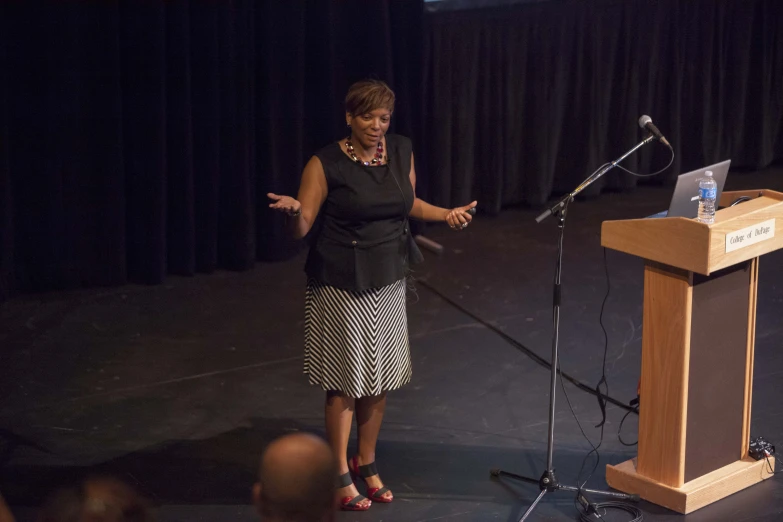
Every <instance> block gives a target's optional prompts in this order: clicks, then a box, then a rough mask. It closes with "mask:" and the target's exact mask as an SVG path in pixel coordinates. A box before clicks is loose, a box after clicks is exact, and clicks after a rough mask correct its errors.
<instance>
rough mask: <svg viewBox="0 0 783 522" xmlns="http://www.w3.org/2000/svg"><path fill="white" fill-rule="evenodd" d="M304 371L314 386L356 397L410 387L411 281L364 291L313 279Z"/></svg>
mask: <svg viewBox="0 0 783 522" xmlns="http://www.w3.org/2000/svg"><path fill="white" fill-rule="evenodd" d="M304 373H305V374H307V375H308V378H309V380H310V383H311V384H317V385H319V386H321V388H323V389H324V390H339V391H341V392H343V393H345V394H346V395H349V396H351V397H356V398H358V397H367V396H371V395H380V394H381V393H383V392H385V391H388V390H394V389H397V388H399V387H401V386H403V385H404V384H406V383H408V382H409V381H410V379H411V357H410V347H409V345H408V320H407V317H406V313H405V280H404V279H403V280H400V281H397V282H396V283H393V284H391V285H388V286H384V287H380V288H372V289H369V290H363V291H360V292H354V291H351V290H343V289H340V288H335V287H333V286H328V285H323V284H320V283H318V282H317V281H314V280H312V279H311V280H310V281H308V282H307V294H306V298H305V357H304Z"/></svg>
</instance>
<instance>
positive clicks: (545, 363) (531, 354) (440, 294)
mask: <svg viewBox="0 0 783 522" xmlns="http://www.w3.org/2000/svg"><path fill="white" fill-rule="evenodd" d="M416 283H417V284H419V285H421V286H423V287H425V288H427V289H428V290H430V291H431V292H432V293H434V294H435V295H437V296H438V297H440V298H441V299H443V300H444V301H446V302H447V303H449V304H450V305H451V306H453V307H454V308H456V309H457V310H459V311H460V312H462V313H463V314H465V315H467V316H468V317H470V318H471V319H473V320H474V321H476V322H477V323H479V324H481V325H482V326H484V327H485V328H487V329H489V330H491V331H492V332H494V333H496V334H497V335H499V336H500V337H501V338H503V339H504V340H505V341H506V342H508V343H509V344H511V345H512V346H513V347H515V348H516V349H517V350H519V351H521V352H522V353H524V354H525V355H527V356H528V357H530V358H531V359H532V360H533V361H535V362H536V363H538V364H540V365H541V366H543V367H544V368H547V369H551V368H552V366H551V363H550V361H548V360H546V359H544V358H543V357H541V356H540V355H538V354H537V353H535V352H534V351H533V350H531V349H530V348H528V347H527V346H525V345H524V344H522V343H520V342H519V341H517V340H516V339H514V338H513V337H511V336H510V335H508V334H507V333H505V332H504V331H502V330H501V329H499V328H498V327H496V326H494V325H492V324H490V323H488V322H487V321H485V320H484V319H482V318H481V317H479V316H478V315H476V314H474V313H473V312H471V311H470V310H467V309H466V308H465V307H463V306H462V305H461V304H459V303H457V302H456V301H454V300H453V299H451V298H450V297H448V296H447V295H446V294H444V293H443V292H441V291H440V290H438V289H437V288H435V287H434V286H432V285H431V284H430V283H428V282H427V281H425V280H423V279H418V280H417V281H416ZM560 376H561V378H563V379H565V380H567V381H568V382H570V383H571V384H573V385H574V386H576V387H577V388H579V389H580V390H582V391H584V392H587V393H589V394H590V395H593V396H595V397H600V398H601V399H603V400H605V401H606V402H608V403H611V404H614V405H615V406H617V407H619V408H622V409H624V410H626V411H628V412H630V413H636V414H638V412H637V411H636V408H632V407H631V406H629V405H628V404H626V403H624V402H622V401H619V400H617V399H615V398H613V397H609V396H608V395H605V394H602V393H600V392H598V391H596V389H595V388H594V387H592V386H590V385H589V384H585V383H583V382H582V381H580V380H578V379H576V378H575V377H572V376H571V375H569V374H567V373H561V374H560Z"/></svg>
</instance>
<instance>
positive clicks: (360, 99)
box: [345, 80, 394, 116]
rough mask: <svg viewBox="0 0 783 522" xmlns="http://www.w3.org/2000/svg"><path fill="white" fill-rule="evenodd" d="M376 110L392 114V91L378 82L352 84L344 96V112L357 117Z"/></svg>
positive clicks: (369, 81) (365, 81)
mask: <svg viewBox="0 0 783 522" xmlns="http://www.w3.org/2000/svg"><path fill="white" fill-rule="evenodd" d="M376 109H387V110H388V111H389V112H394V91H392V90H391V88H389V86H388V85H386V83H384V82H382V81H380V80H362V81H359V82H356V83H354V84H353V85H351V87H350V88H349V89H348V94H346V95H345V112H347V113H349V114H351V115H353V116H359V115H361V114H366V113H368V112H371V111H374V110H376Z"/></svg>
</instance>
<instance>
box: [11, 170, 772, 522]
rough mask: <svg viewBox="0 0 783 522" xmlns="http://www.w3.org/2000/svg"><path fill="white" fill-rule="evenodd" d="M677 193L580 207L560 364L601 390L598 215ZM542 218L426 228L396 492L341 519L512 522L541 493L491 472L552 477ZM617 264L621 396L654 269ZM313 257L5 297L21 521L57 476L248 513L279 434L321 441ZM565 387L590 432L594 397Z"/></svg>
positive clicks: (763, 385)
mask: <svg viewBox="0 0 783 522" xmlns="http://www.w3.org/2000/svg"><path fill="white" fill-rule="evenodd" d="M758 187H767V188H776V189H778V190H782V189H783V170H781V169H780V168H777V169H767V170H765V171H763V172H759V173H744V174H743V173H734V174H732V176H731V177H730V180H729V186H728V187H727V188H735V189H736V188H758ZM670 194H671V187H666V188H664V187H655V186H645V187H640V188H639V189H637V190H636V191H634V192H632V193H630V194H620V193H608V194H603V195H601V196H600V197H598V198H595V199H591V200H585V201H578V202H576V203H575V204H574V205H573V206H572V208H571V212H570V215H569V222H568V225H567V232H566V242H565V262H564V275H563V284H564V293H563V298H564V304H563V308H562V329H561V343H560V347H561V361H562V368H563V370H564V371H566V372H568V373H570V374H571V375H573V376H574V377H576V378H578V379H580V380H582V381H584V382H586V383H588V384H590V385H591V386H595V384H596V383H597V382H598V380H599V378H600V376H601V362H602V355H603V347H604V339H603V334H602V331H601V327H600V325H599V323H598V316H599V310H600V306H601V302H602V300H603V297H604V293H605V290H606V276H605V274H604V264H603V251H602V249H601V247H600V246H599V245H600V224H601V222H602V221H604V220H608V219H624V218H631V217H639V216H643V215H649V214H652V213H654V212H656V211H658V210H662V209H663V208H665V207H666V205H667V202H668V198H669V197H670ZM537 213H538V212H536V211H535V210H531V209H511V210H507V211H505V212H503V213H502V215H501V216H499V217H495V218H490V217H485V216H479V219H478V220H477V222H476V223H475V224H474V225H473V226H471V227H469V228H468V229H467V230H466V231H464V232H460V233H454V232H452V231H450V230H448V229H447V228H445V227H430V228H428V229H427V235H428V236H429V237H430V238H432V239H434V240H436V241H439V242H441V243H442V244H443V245H444V247H445V252H444V253H443V255H441V256H435V255H433V254H426V256H427V259H426V261H425V263H424V264H423V265H421V266H420V267H418V268H417V269H416V272H415V274H414V278H415V281H414V287H415V291H414V292H411V295H410V302H409V308H408V311H409V321H410V336H411V341H412V354H413V362H414V377H413V381H412V382H411V383H410V385H408V386H407V387H405V388H404V389H402V390H400V391H397V392H395V393H392V394H391V395H390V399H389V407H388V411H387V415H386V421H385V427H384V430H383V431H382V433H381V440H380V442H379V448H378V452H379V455H378V465H379V467H380V469H381V474H382V477H383V478H384V480H385V481H386V483H387V484H388V485H389V486H390V487H392V488H393V490H394V493H395V497H396V500H395V501H394V503H392V504H390V505H375V506H373V507H372V509H371V510H370V511H369V512H366V513H358V514H350V513H343V514H340V516H339V517H338V520H340V521H341V522H349V521H381V520H383V521H405V522H424V521H433V520H449V521H462V522H467V521H489V520H502V521H512V520H517V519H518V517H519V516H520V515H521V513H522V511H523V510H524V509H525V507H526V506H527V505H528V504H529V503H530V502H532V501H533V499H534V498H535V497H536V495H537V493H538V490H537V488H536V487H535V486H531V485H526V484H519V483H514V482H513V481H503V482H497V481H493V480H490V477H489V470H490V468H496V467H499V468H503V469H506V470H509V471H513V472H518V473H522V474H526V475H531V476H533V477H535V478H538V476H539V475H540V474H541V473H542V472H543V470H544V468H545V460H546V440H547V407H548V384H549V371H548V369H546V368H544V367H543V366H541V365H540V364H538V363H536V362H535V361H534V360H533V359H532V358H531V357H530V356H529V354H528V353H526V352H525V350H526V349H527V350H530V351H531V352H533V353H535V354H538V355H540V356H541V357H544V358H546V359H548V358H549V353H550V342H551V333H552V332H551V313H552V312H551V294H552V288H551V281H552V276H553V268H554V256H555V241H556V223H555V222H554V220H550V221H547V222H545V223H543V224H541V225H536V224H535V222H534V220H533V218H534V217H535V215H536V214H537ZM607 259H608V268H609V273H610V280H611V294H610V296H609V300H608V302H607V305H606V310H605V313H604V323H605V325H606V328H607V330H608V334H609V348H608V350H609V351H608V360H607V369H606V372H607V378H608V381H609V394H610V395H611V396H612V397H614V398H617V399H619V400H620V401H622V402H624V403H627V402H628V401H629V400H630V399H632V398H633V397H634V396H635V394H636V384H637V380H638V378H639V361H640V349H641V328H642V324H641V320H642V262H641V260H638V259H635V258H632V257H630V256H626V255H623V254H620V253H617V252H609V253H608V256H607ZM302 265H303V257H302V256H299V258H297V259H295V260H292V261H290V262H287V263H277V264H259V265H258V266H257V268H256V269H255V270H253V271H250V272H246V273H229V272H220V273H215V274H211V275H199V276H197V277H193V278H180V277H171V278H169V279H168V280H167V282H166V284H165V285H161V286H154V287H145V286H125V287H121V288H102V289H93V290H84V291H78V292H68V293H51V294H38V295H27V296H21V297H18V298H16V299H13V300H11V301H9V302H6V303H4V304H2V305H0V345H1V346H2V351H0V358H1V359H0V396H2V403H1V404H0V427H2V428H3V429H5V430H8V432H11V433H13V434H15V435H16V436H19V437H21V442H22V444H20V445H18V446H15V447H11V445H9V444H8V443H4V444H3V448H4V449H5V450H8V451H6V454H5V456H6V457H7V459H6V462H4V466H3V468H2V470H1V471H0V491H2V492H3V494H4V495H5V496H6V497H7V498H8V499H9V501H10V503H11V504H12V506H13V508H14V510H15V511H16V513H17V514H18V516H19V518H20V520H22V521H24V520H31V517H32V513H33V510H34V506H36V505H37V504H38V503H39V502H40V500H41V498H42V497H43V496H44V495H45V494H46V492H47V491H48V490H49V488H51V487H52V486H53V485H55V484H58V483H62V482H67V481H69V480H75V479H76V478H77V477H79V476H80V475H82V474H83V473H85V472H86V471H90V470H96V469H98V470H108V471H112V472H115V473H118V474H120V475H121V476H123V477H125V478H126V479H127V480H129V481H130V482H132V483H134V484H136V486H137V487H139V488H140V489H141V490H142V491H143V492H145V493H146V494H147V495H149V496H150V497H151V498H152V499H153V500H154V501H155V503H156V504H157V505H158V506H160V507H159V518H160V520H162V521H165V522H169V521H170V522H173V521H186V520H187V521H229V520H237V521H250V520H255V515H254V513H253V511H252V509H251V508H250V507H249V506H248V501H249V490H250V486H251V484H252V482H253V478H254V472H255V467H256V463H257V459H258V456H259V455H260V453H261V451H262V449H263V447H264V445H265V444H266V443H267V442H268V441H269V440H270V439H272V438H273V437H275V436H278V435H280V434H283V433H286V432H290V431H293V430H307V431H312V432H315V433H321V434H322V433H323V428H322V409H323V405H322V403H323V395H322V392H320V391H319V390H318V389H315V388H313V387H310V386H309V385H308V384H307V382H306V380H305V378H304V377H303V375H302V341H301V339H302V329H303V285H304V276H303V273H302V270H301V269H302ZM760 267H761V268H760V278H761V284H760V287H759V300H758V317H757V336H756V366H755V384H754V389H753V401H754V409H753V421H752V434H753V435H754V436H755V435H763V436H765V437H766V438H767V439H769V440H771V441H772V442H773V443H775V442H777V443H778V446H783V414H782V412H783V409H781V407H780V404H781V403H783V388H782V387H781V386H780V385H779V383H780V380H781V376H783V350H781V345H783V342H782V341H783V326H781V325H782V323H783V322H782V321H781V320H780V318H781V316H783V252H778V253H775V254H771V255H768V256H766V257H764V258H762V261H761V265H760ZM499 332H501V333H503V334H505V335H507V336H509V337H510V338H512V339H513V340H514V341H515V342H510V341H509V339H507V338H504V337H503V336H501V335H500V333H499ZM565 388H566V390H567V393H568V398H569V399H570V402H571V405H572V406H573V410H574V412H575V413H576V415H577V416H578V417H579V419H580V421H581V422H582V425H583V426H584V428H585V431H586V433H587V434H588V436H589V437H590V439H591V440H593V441H594V442H597V441H598V437H599V431H598V430H597V429H595V428H594V427H593V426H594V425H595V424H597V423H598V421H599V420H600V418H601V416H600V410H599V408H598V404H597V402H596V399H595V398H594V397H592V396H590V395H589V394H587V393H585V392H584V391H581V390H579V389H577V388H575V387H574V386H572V385H571V384H566V386H565ZM557 398H558V402H557V411H556V416H555V418H556V429H555V441H556V445H555V467H556V470H557V472H558V475H559V478H560V480H561V481H562V482H564V483H566V484H574V483H575V482H576V474H577V471H578V469H579V467H580V464H581V462H582V460H583V458H584V456H585V454H586V453H587V451H589V445H588V443H587V442H586V441H585V440H584V438H583V437H582V435H581V434H580V430H579V428H578V426H577V424H576V422H575V420H574V417H573V415H572V413H571V410H570V409H569V407H568V404H567V403H566V400H565V397H564V395H563V392H562V388H560V387H558V395H557ZM624 413H625V412H624V410H623V409H622V408H620V407H618V406H615V405H609V407H608V411H607V423H606V430H605V433H604V441H603V445H602V447H601V450H600V454H601V463H600V466H599V467H598V470H597V471H596V473H595V474H594V475H593V477H592V479H591V480H590V483H589V485H590V486H592V487H594V488H605V487H606V483H605V480H604V476H605V472H604V465H605V464H607V463H619V462H622V461H625V460H627V459H629V458H631V457H633V456H634V455H635V449H634V448H633V447H626V446H623V445H622V444H620V443H619V441H618V438H617V430H618V425H619V422H620V420H621V418H622V416H623V415H624ZM636 429H637V418H636V416H635V415H631V416H629V417H628V419H627V421H626V423H625V425H624V426H623V434H624V438H625V439H627V440H635V436H636ZM28 443H34V445H35V446H31V445H28ZM36 446H37V447H36ZM593 462H594V461H592V460H591V461H590V464H591V466H592V463H593ZM591 466H590V467H591ZM583 476H584V475H583ZM781 500H783V484H782V483H781V480H780V477H775V478H773V479H771V480H769V481H766V482H765V483H763V484H760V485H757V486H755V487H753V488H750V489H748V490H746V491H743V492H741V493H738V494H736V495H733V496H732V497H729V498H727V499H724V500H722V501H720V502H718V503H716V504H714V505H712V506H709V507H707V508H704V509H702V510H700V511H698V512H696V513H694V514H692V515H689V516H687V517H683V516H681V515H678V514H675V513H673V512H670V511H667V510H665V509H663V508H660V507H657V506H655V505H652V504H649V503H645V502H643V503H641V504H640V506H641V508H642V510H643V511H644V514H645V515H644V516H645V518H644V519H645V520H647V521H654V522H668V521H674V520H677V521H683V522H705V521H711V522H721V521H732V522H739V521H751V520H752V521H757V522H761V521H772V520H780V519H783V502H781ZM627 519H628V518H627V516H625V515H620V516H617V517H614V518H613V517H611V516H610V517H607V520H608V521H611V520H627ZM533 520H547V521H573V520H577V511H576V510H575V508H574V504H573V497H572V495H571V494H567V493H564V492H561V493H554V494H551V495H548V496H546V497H545V499H544V501H543V502H542V504H540V506H539V508H538V509H537V510H536V515H535V517H534V518H533Z"/></svg>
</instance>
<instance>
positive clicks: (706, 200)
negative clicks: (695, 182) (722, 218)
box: [699, 170, 718, 225]
mask: <svg viewBox="0 0 783 522" xmlns="http://www.w3.org/2000/svg"><path fill="white" fill-rule="evenodd" d="M717 192H718V184H717V183H715V180H714V179H713V177H712V171H711V170H708V171H707V172H705V173H704V177H703V178H701V179H700V180H699V221H701V222H702V223H707V224H708V225H711V224H712V223H714V222H715V199H716V196H717Z"/></svg>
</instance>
